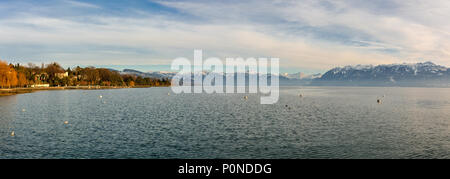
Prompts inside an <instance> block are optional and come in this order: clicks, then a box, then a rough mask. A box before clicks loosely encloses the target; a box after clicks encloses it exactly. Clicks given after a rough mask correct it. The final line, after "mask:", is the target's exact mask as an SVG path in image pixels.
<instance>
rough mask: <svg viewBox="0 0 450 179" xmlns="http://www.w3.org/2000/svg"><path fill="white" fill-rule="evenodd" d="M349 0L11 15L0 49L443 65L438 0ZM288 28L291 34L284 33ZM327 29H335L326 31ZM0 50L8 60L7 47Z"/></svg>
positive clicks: (104, 58)
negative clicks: (385, 6) (368, 1)
mask: <svg viewBox="0 0 450 179" xmlns="http://www.w3.org/2000/svg"><path fill="white" fill-rule="evenodd" d="M66 2H68V3H70V4H72V5H75V6H79V7H85V8H100V7H99V6H97V5H92V4H84V3H81V2H78V1H66ZM208 2H209V1H208ZM349 2H351V1H313V0H306V1H265V2H264V3H263V2H261V1H246V2H235V3H225V2H215V3H212V4H208V3H206V1H205V2H203V1H196V2H173V1H162V2H159V3H160V4H162V5H164V6H167V7H170V8H175V9H177V10H179V11H181V12H183V13H185V14H189V15H192V16H194V18H195V17H197V18H199V19H201V20H200V21H199V22H192V21H182V20H178V19H177V18H172V17H168V16H165V15H160V14H158V15H155V14H151V13H149V14H150V15H149V16H145V17H144V16H140V17H119V16H112V15H111V16H96V15H86V16H83V17H77V18H75V17H73V18H60V17H48V16H40V15H39V14H18V15H16V16H14V17H9V18H8V19H4V20H2V21H0V37H1V39H2V40H1V41H0V46H3V47H7V46H9V45H14V44H16V45H23V44H25V45H35V46H41V47H45V48H43V49H44V50H43V51H42V52H36V51H33V54H30V55H29V56H32V57H42V58H46V57H48V58H58V59H60V60H63V61H66V63H73V62H74V61H77V62H80V63H94V62H95V63H96V64H102V63H104V64H110V63H114V64H169V63H170V60H172V59H174V58H176V57H179V56H186V57H191V56H192V53H193V49H203V50H204V53H205V54H206V55H209V56H219V57H222V58H224V57H227V56H242V57H254V56H255V57H261V56H267V57H280V58H281V63H282V64H281V65H282V66H285V67H299V68H309V69H316V70H326V69H329V68H332V67H335V66H343V65H348V64H383V63H401V62H415V61H419V60H433V61H435V62H437V63H440V64H443V65H448V66H450V41H449V40H448V39H450V38H449V37H450V34H449V32H450V31H449V30H450V26H449V23H448V22H446V19H449V18H450V8H449V3H448V2H447V1H432V2H430V1H427V3H424V2H425V1H415V2H414V3H409V2H404V1H396V2H393V3H395V5H396V8H395V9H393V10H392V11H388V10H384V11H383V12H385V13H377V11H376V10H377V9H370V8H372V7H371V6H367V7H365V6H358V7H355V6H354V4H352V3H349ZM217 3H219V4H217ZM379 10H381V9H379ZM421 14H423V16H421ZM140 15H142V13H140ZM86 19H87V20H88V21H86ZM193 21H194V20H193ZM92 22H95V23H92ZM291 27H294V29H296V30H297V29H299V30H298V32H297V31H293V32H292V31H289V28H291ZM305 28H308V29H310V30H309V31H308V30H304V29H305ZM333 28H338V29H336V31H334V32H333V31H331V32H330V30H329V29H333ZM323 29H326V31H325V32H322V31H321V30H323ZM330 34H331V35H330ZM341 35H342V36H343V37H340V36H341ZM328 36H331V37H328ZM334 36H337V37H334ZM336 39H337V40H336ZM350 42H351V43H350ZM353 42H354V43H359V44H363V45H355V44H352V43H353ZM111 46H112V47H114V48H112V47H111ZM16 47H17V46H16ZM62 47H64V48H62ZM84 47H92V48H94V49H89V48H84ZM97 47H99V48H100V47H101V48H100V50H99V49H95V48H97ZM116 47H117V48H116ZM110 48H111V49H110ZM1 49H5V48H1ZM1 49H0V50H1ZM45 49H47V50H45ZM48 49H50V50H48ZM77 49H79V50H77ZM130 49H136V50H130ZM16 50H17V49H16ZM0 52H2V53H3V52H5V53H8V54H10V55H8V57H10V56H11V57H14V53H13V52H14V50H12V52H6V50H5V51H0ZM21 52H24V51H16V54H19V53H21ZM0 55H1V54H0Z"/></svg>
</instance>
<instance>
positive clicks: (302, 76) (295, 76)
mask: <svg viewBox="0 0 450 179" xmlns="http://www.w3.org/2000/svg"><path fill="white" fill-rule="evenodd" d="M281 76H284V77H286V78H289V79H295V80H312V79H316V78H320V77H321V76H322V74H320V73H318V74H312V75H308V74H305V73H302V72H298V73H293V74H288V73H284V74H281Z"/></svg>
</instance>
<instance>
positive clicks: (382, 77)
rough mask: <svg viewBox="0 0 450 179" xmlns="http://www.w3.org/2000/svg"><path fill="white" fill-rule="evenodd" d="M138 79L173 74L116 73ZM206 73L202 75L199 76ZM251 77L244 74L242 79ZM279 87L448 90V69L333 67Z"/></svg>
mask: <svg viewBox="0 0 450 179" xmlns="http://www.w3.org/2000/svg"><path fill="white" fill-rule="evenodd" d="M120 73H121V74H131V75H137V76H141V77H152V78H159V79H162V78H168V79H170V78H172V77H173V76H175V75H176V73H175V72H141V71H137V70H132V69H125V70H123V71H120ZM207 73H208V72H203V73H202V76H204V75H206V74H207ZM250 75H255V74H246V77H247V78H248V76H250ZM279 77H280V84H281V85H330V86H336V85H337V86H439V87H450V68H447V67H444V66H441V65H436V64H434V63H432V62H424V63H413V64H408V63H403V64H388V65H377V66H374V65H356V66H345V67H336V68H333V69H331V70H329V71H327V72H326V73H324V74H323V75H322V74H320V73H319V74H311V75H308V74H304V73H301V72H299V73H294V74H287V73H285V74H280V75H279Z"/></svg>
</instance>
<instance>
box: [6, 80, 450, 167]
mask: <svg viewBox="0 0 450 179" xmlns="http://www.w3.org/2000/svg"><path fill="white" fill-rule="evenodd" d="M169 91H170V88H149V89H118V90H98V91H83V90H67V91H42V92H37V93H30V94H22V95H17V96H9V97H1V98H0V112H1V116H0V158H450V140H449V138H450V128H449V124H450V119H449V118H448V116H450V105H449V101H450V89H439V88H360V87H283V88H282V89H281V91H280V100H279V102H278V103H277V104H274V105H261V104H260V103H259V100H260V97H259V96H258V95H257V94H246V95H248V97H249V99H248V100H244V99H243V94H215V95H210V94H179V95H175V94H173V93H172V95H170V96H168V95H167V94H168V92H169ZM300 93H301V94H303V95H304V96H303V98H300V97H299V94H300ZM100 95H101V96H102V98H100V97H99V96H100ZM383 96H385V97H384V98H383ZM380 98H382V100H383V103H382V104H378V103H377V102H376V100H377V99H380ZM286 105H288V107H286ZM23 109H25V110H23ZM64 121H69V124H64ZM12 130H14V131H15V133H16V136H14V137H11V136H10V135H9V134H10V132H11V131H12Z"/></svg>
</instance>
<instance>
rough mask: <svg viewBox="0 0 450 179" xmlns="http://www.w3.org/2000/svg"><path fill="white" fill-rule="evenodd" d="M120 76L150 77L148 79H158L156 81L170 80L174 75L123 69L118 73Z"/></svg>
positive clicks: (172, 73) (171, 73)
mask: <svg viewBox="0 0 450 179" xmlns="http://www.w3.org/2000/svg"><path fill="white" fill-rule="evenodd" d="M120 74H126V75H136V76H140V77H144V78H145V77H150V78H158V79H170V78H172V77H173V76H175V75H176V73H174V72H141V71H138V70H133V69H124V70H123V71H121V72H120Z"/></svg>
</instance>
